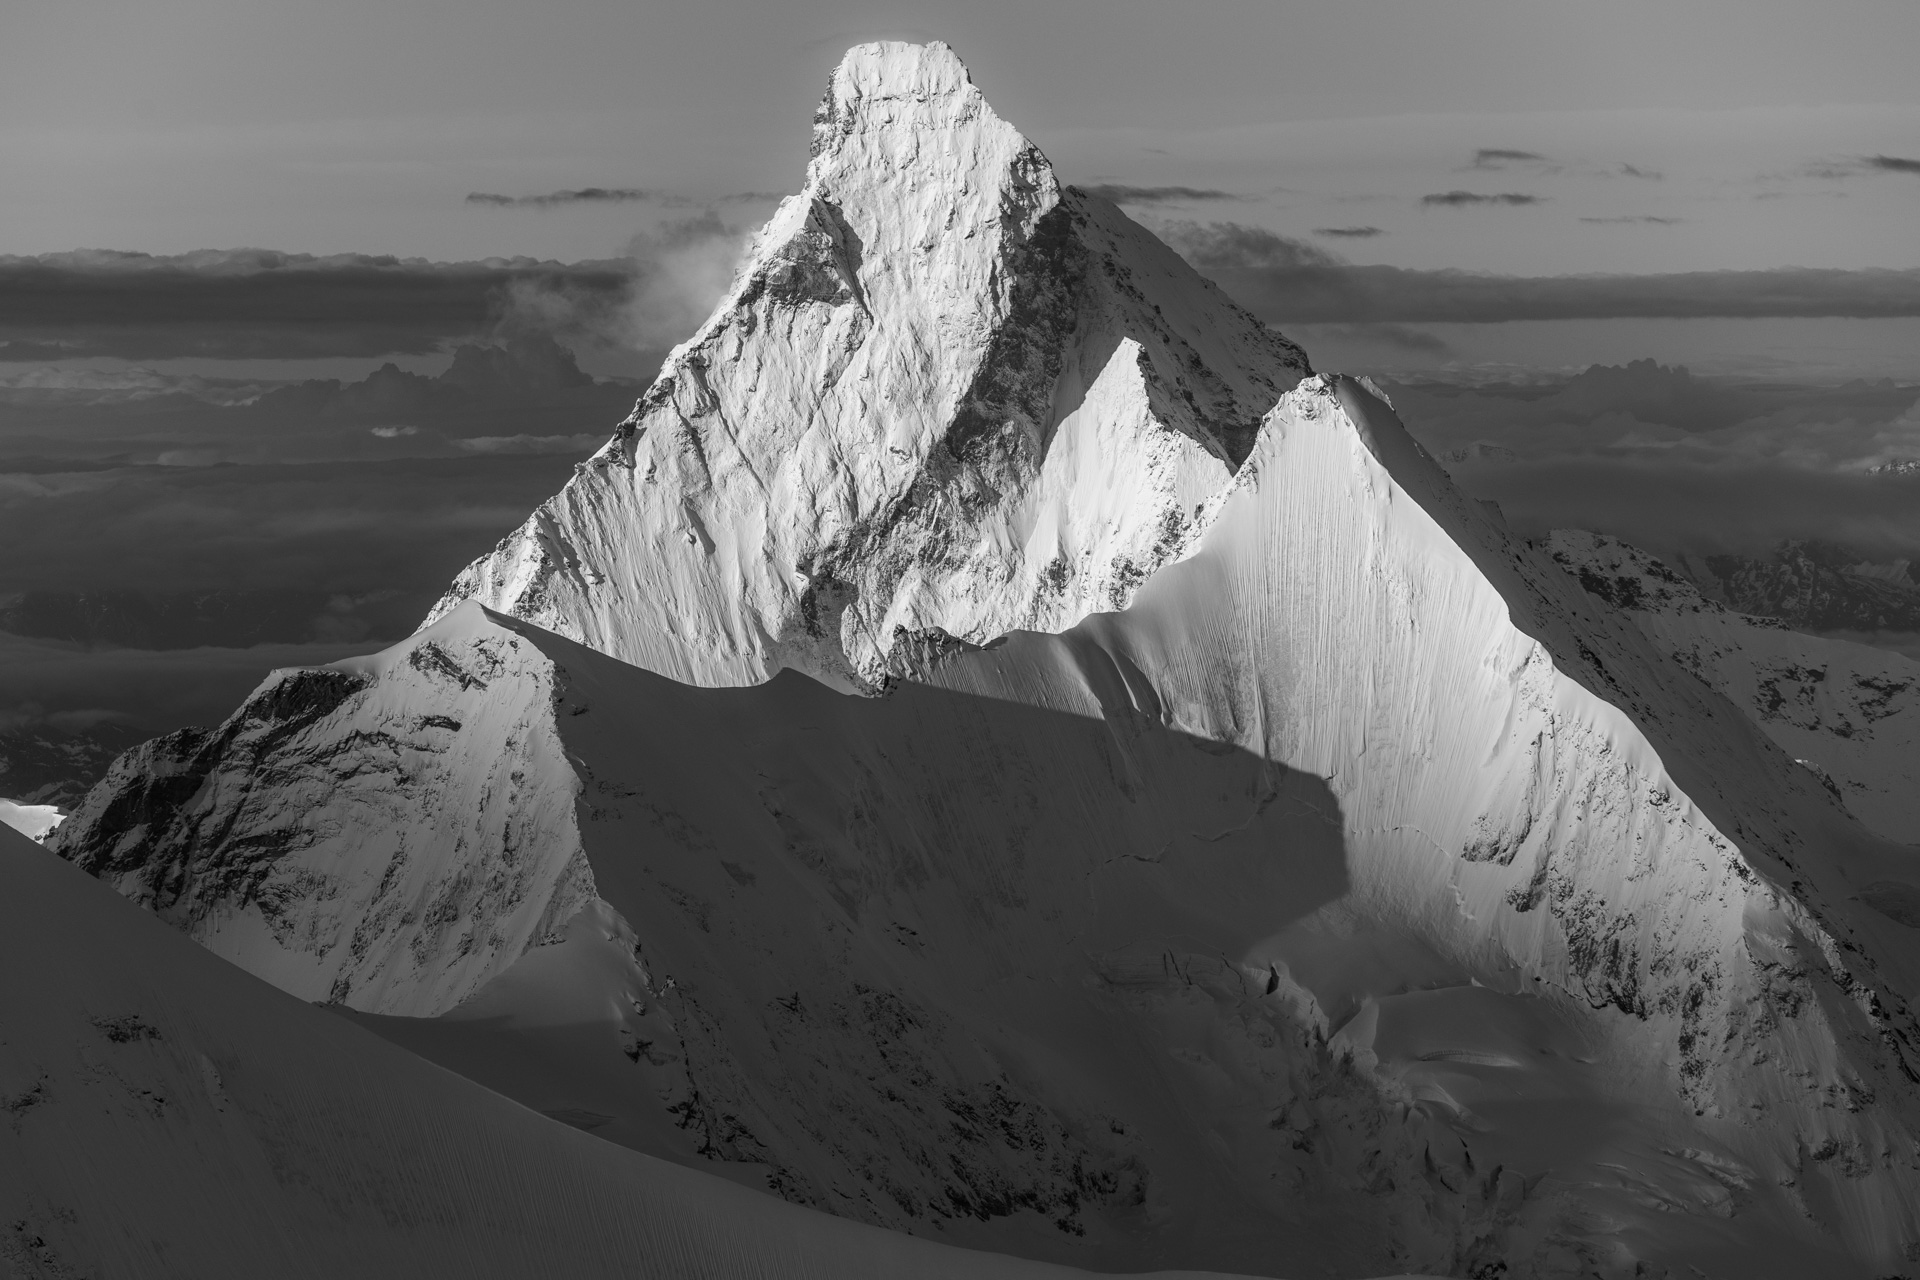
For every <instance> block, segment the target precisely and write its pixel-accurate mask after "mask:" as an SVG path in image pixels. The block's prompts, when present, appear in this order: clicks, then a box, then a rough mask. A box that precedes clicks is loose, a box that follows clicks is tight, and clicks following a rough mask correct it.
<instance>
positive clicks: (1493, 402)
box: [1391, 360, 1920, 560]
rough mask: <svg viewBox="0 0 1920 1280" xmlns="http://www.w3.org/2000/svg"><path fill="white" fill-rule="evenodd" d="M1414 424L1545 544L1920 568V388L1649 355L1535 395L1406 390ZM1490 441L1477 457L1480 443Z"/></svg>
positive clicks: (1443, 387)
mask: <svg viewBox="0 0 1920 1280" xmlns="http://www.w3.org/2000/svg"><path fill="white" fill-rule="evenodd" d="M1391 393H1392V396H1393V399H1394V403H1395V405H1396V406H1397V408H1398V410H1399V412H1400V414H1401V416H1402V418H1403V419H1404V420H1405V421H1406V423H1407V425H1408V427H1409V428H1410V429H1411V430H1412V431H1413V432H1414V434H1415V435H1416V436H1418V437H1419V438H1420V439H1421V441H1422V442H1423V443H1424V444H1426V445H1427V447H1428V449H1429V450H1430V451H1432V452H1434V453H1435V454H1437V455H1445V454H1448V453H1451V452H1454V451H1457V450H1461V449H1462V448H1463V447H1464V448H1465V449H1466V451H1467V452H1468V453H1469V454H1470V455H1471V457H1472V459H1473V460H1471V461H1468V462H1466V463H1462V464H1458V465H1454V464H1450V465H1451V466H1452V468H1453V470H1454V471H1455V474H1456V478H1457V479H1458V480H1460V481H1461V483H1462V484H1463V485H1465V486H1466V487H1467V488H1468V489H1469V490H1471V491H1472V492H1473V493H1475V494H1476V496H1480V497H1487V498H1493V499H1495V500H1497V501H1498V502H1499V503H1500V504H1501V507H1502V509H1503V510H1504V511H1505V512H1506V514H1507V517H1508V519H1509V521H1510V522H1511V523H1513V524H1514V525H1515V526H1516V527H1517V528H1519V529H1521V530H1522V531H1523V532H1526V533H1529V534H1535V533H1541V532H1544V531H1546V530H1547V529H1550V528H1555V527H1577V528H1594V529H1600V530H1602V531H1603V532H1608V533H1613V534H1616V535H1617V536H1619V537H1623V538H1626V539H1627V540H1628V541H1630V542H1634V543H1636V544H1637V545H1640V546H1644V547H1646V548H1647V549H1648V550H1650V551H1654V552H1655V553H1656V554H1660V553H1666V552H1671V551H1675V550H1680V551H1686V552H1688V553H1690V554H1707V553H1714V552H1722V551H1727V552H1741V553H1748V554H1751V553H1757V552H1760V551H1764V550H1766V549H1768V548H1770V547H1772V546H1774V545H1776V544H1778V543H1779V542H1781V541H1782V540H1785V539H1788V538H1822V539H1827V540H1831V541H1837V542H1841V543H1845V544H1848V545H1850V546H1853V547H1854V548H1855V549H1856V550H1858V551H1859V552H1861V553H1862V554H1863V555H1865V556H1867V557H1868V558H1870V559H1875V560H1887V559H1895V558H1916V559H1920V475H1916V476H1910V477H1907V476H1876V475H1872V474H1869V472H1868V468H1869V467H1870V466H1871V465H1873V464H1874V463H1875V462H1877V461H1884V460H1887V459H1889V458H1895V457H1901V456H1920V386H1901V385H1897V384H1894V383H1891V382H1881V383H1864V382H1855V383H1849V384H1846V385H1843V386H1832V385H1793V384H1783V383H1766V384H1755V383H1750V382H1739V383H1735V382H1721V381H1718V380H1715V379H1711V378H1702V377H1696V376H1694V375H1692V374H1690V373H1688V372H1687V370H1685V369H1683V368H1673V367H1667V366H1662V365H1659V364H1657V363H1655V362H1654V361H1652V360H1637V361H1634V362H1632V363H1630V364H1627V365H1623V366H1594V367H1593V368H1590V369H1588V370H1587V371H1585V372H1584V373H1581V374H1578V375H1576V376H1573V377H1569V378H1559V379H1552V380H1547V381H1539V380H1535V381H1531V382H1528V383H1526V384H1524V385H1522V384H1514V383H1488V384H1482V385H1478V386H1461V385H1458V384H1446V383H1434V382H1406V383H1395V384H1394V385H1393V386H1392V388H1391ZM1476 446H1477V447H1476Z"/></svg>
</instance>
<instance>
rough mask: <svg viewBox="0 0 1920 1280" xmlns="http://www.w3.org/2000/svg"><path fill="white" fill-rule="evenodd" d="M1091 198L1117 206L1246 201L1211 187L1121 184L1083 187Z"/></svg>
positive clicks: (1229, 192) (1233, 194) (1237, 194)
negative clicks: (1107, 201) (1094, 197)
mask: <svg viewBox="0 0 1920 1280" xmlns="http://www.w3.org/2000/svg"><path fill="white" fill-rule="evenodd" d="M1080 189H1081V190H1082V191H1084V192H1086V193H1087V194H1088V195H1090V196H1098V197H1100V198H1101V199H1102V200H1111V201H1113V202H1114V203H1115V204H1167V203H1169V202H1171V201H1176V200H1179V201H1198V200H1244V199H1246V197H1245V196H1243V195H1241V194H1240V193H1239V192H1237V191H1216V190H1214V189H1213V188H1211V187H1129V186H1124V185H1121V184H1119V183H1100V184H1097V185H1094V186H1090V187H1081V188H1080Z"/></svg>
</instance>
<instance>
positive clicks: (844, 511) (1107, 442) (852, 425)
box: [435, 44, 1307, 684]
mask: <svg viewBox="0 0 1920 1280" xmlns="http://www.w3.org/2000/svg"><path fill="white" fill-rule="evenodd" d="M1306 371H1307V364H1306V359H1305V357H1304V356H1303V355H1302V354H1301V353H1300V351H1299V349H1298V348H1297V347H1295V346H1293V345H1292V344H1291V343H1289V342H1287V341H1286V340H1285V339H1283V338H1281V337H1280V336H1279V335H1278V334H1276V333H1273V332H1272V331H1270V330H1268V329H1267V328H1265V327H1264V326H1263V325H1261V324H1260V323H1259V322H1258V321H1257V320H1255V319H1254V318H1253V317H1252V316H1250V315H1248V314H1247V313H1246V312H1244V311H1242V310H1240V308H1238V307H1237V306H1235V305H1234V304H1233V303H1232V302H1230V301H1228V299H1227V298H1226V296H1225V295H1224V294H1222V293H1221V292H1220V290H1219V289H1218V288H1217V287H1216V286H1214V285H1213V284H1212V283H1211V282H1209V281H1207V280H1205V279H1203V278H1202V277H1201V276H1200V275H1199V274H1198V273H1196V272H1195V271H1194V270H1193V269H1192V268H1191V267H1190V266H1188V265H1187V264H1186V263H1185V262H1184V261H1182V260H1181V259H1180V257H1179V256H1178V255H1176V254H1175V253H1174V252H1173V251H1172V250H1170V249H1168V248H1167V247H1166V246H1165V245H1163V244H1161V243H1160V242H1159V241H1158V240H1156V239H1154V238H1153V237H1152V236H1151V235H1148V234H1147V233H1146V232H1145V231H1143V230H1142V229H1141V228H1140V227H1138V226H1136V225H1135V224H1134V223H1133V222H1131V221H1130V220H1128V219H1127V217H1126V216H1125V215H1124V214H1122V213H1121V212H1120V211H1119V210H1118V209H1117V208H1115V207H1114V206H1113V205H1112V204H1110V203H1108V202H1106V201H1104V200H1099V199H1094V198H1091V197H1088V196H1086V195H1084V194H1082V193H1080V192H1078V191H1075V190H1073V189H1072V188H1067V187H1063V186H1061V185H1060V183H1059V182H1058V181H1057V179H1056V178H1055V176H1054V173H1053V170H1052V168H1051V167H1050V166H1049V165H1048V163H1047V160H1046V157H1044V156H1043V155H1041V154H1040V152H1039V151H1038V150H1037V149H1035V147H1034V146H1033V144H1032V143H1030V142H1028V141H1027V140H1026V139H1025V138H1023V137H1021V136H1020V134H1019V133H1018V132H1017V131H1016V130H1015V129H1014V128H1013V127H1012V126H1011V125H1008V124H1007V123H1006V122H1004V121H1002V120H1001V119H1000V118H999V117H997V116H996V115H994V113H993V110H992V108H991V107H989V106H988V105H987V104H986V102H985V100H983V99H982V98H981V96H980V93H979V91H978V90H977V89H975V88H974V86H973V84H972V82H971V81H970V80H969V79H968V76H967V72H966V68H965V67H963V66H962V65H961V63H960V60H959V59H958V58H957V57H955V56H954V54H953V52H952V50H950V49H948V48H947V47H946V46H945V45H941V44H933V45H928V46H924V47H920V46H912V45H901V44H875V45H863V46H861V47H859V48H856V49H854V50H853V51H852V52H850V53H849V54H848V55H847V57H846V60H845V61H844V62H842V63H841V64H840V66H839V68H838V69H837V70H836V71H835V72H834V74H833V78H832V81H831V83H830V85H829V86H828V90H827V94H826V98H825V100H824V101H823V102H822V103H821V105H820V109H819V111H818V112H817V113H816V115H815V117H814V133H813V160H812V163H811V164H810V165H809V167H808V169H807V179H806V185H805V188H804V189H803V190H802V191H801V192H800V193H799V194H798V195H795V196H793V197H791V198H789V199H788V200H787V201H786V202H785V203H784V204H782V205H781V207H780V209H779V211H778V212H777V213H776V214H775V215H774V216H773V219H772V220H771V221H770V222H769V223H768V224H767V225H766V227H765V228H763V229H762V230H761V232H760V233H759V235H758V237H757V238H756V239H755V241H754V244H753V247H752V249H751V250H750V252H749V254H748V257H747V260H746V262H745V263H744V264H743V266H742V267H741V269H740V271H739V273H738V276H737V278H736V279H735V281H734V284H733V286H732V288H731V289H730V291H729V292H728V294H727V296H726V297H725V298H724V299H722V301H721V303H720V305H719V307H718V309H717V310H716V311H715V312H714V315H713V318H712V319H711V320H709V321H708V322H707V323H706V324H705V325H704V326H702V328H701V329H700V331H699V332H698V333H697V334H695V335H694V336H693V337H692V338H691V339H690V340H688V341H687V342H686V343H684V344H682V345H681V346H680V347H678V348H676V349H675V350H674V351H673V353H672V354H671V355H669V357H668V358H667V362H666V365H665V367H664V368H663V369H662V370H661V374H660V377H659V380H658V381H657V382H655V383H654V385H653V387H652V388H651V389H650V390H649V391H648V392H647V393H646V395H645V396H644V397H642V398H641V400H640V403H639V405H638V406H637V407H636V408H635V410H634V413H633V416H632V417H631V418H629V419H628V420H627V421H626V422H625V423H624V424H622V425H621V427H620V429H619V432H618V433H617V434H616V435H615V437H614V439H613V440H611V441H610V442H609V443H608V444H607V445H606V447H605V448H603V449H602V450H601V451H600V452H599V453H598V454H596V455H595V456H594V457H593V458H592V460H590V461H589V462H587V463H585V464H583V465H582V467H581V468H580V470H579V472H578V473H577V474H576V476H575V477H574V479H573V480H572V481H571V482H570V483H569V484H568V485H567V487H566V488H565V489H564V490H563V491H562V492H561V493H559V494H558V495H556V496H555V497H554V498H553V499H552V500H551V501H549V502H548V503H546V504H545V505H544V506H542V507H541V508H540V510H539V511H537V512H535V513H534V515H533V516H532V517H531V518H530V519H529V520H528V521H527V523H526V525H525V526H523V527H522V528H521V529H520V530H519V531H518V532H516V533H515V534H513V535H512V536H510V537H509V538H507V539H506V540H505V541H504V542H502V543H501V544H500V547H499V549H498V550H496V551H495V552H494V553H493V554H492V555H491V556H488V557H486V558H484V559H481V560H479V561H476V562H475V563H474V564H473V566H472V567H471V568H469V569H468V570H467V571H466V572H465V573H463V574H462V575H461V576H460V578H459V580H458V581H457V582H456V583H455V584H454V586H453V588H452V590H451V591H450V592H449V593H448V595H447V597H446V599H445V600H444V601H442V603H441V605H440V606H439V608H438V609H437V610H436V612H435V616H436V617H437V616H440V615H442V614H444V613H445V612H447V611H448V610H450V609H451V608H452V607H453V606H454V605H456V604H458V603H459V602H460V601H461V600H463V599H476V600H479V601H480V602H481V603H483V604H485V605H487V606H488V607H489V608H493V609H497V610H500V611H502V612H505V613H510V614H513V615H515V616H517V617H522V618H527V619H530V620H532V621H534V622H537V623H539V624H540V625H541V626H543V627H547V628H548V629H550V630H554V631H558V632H560V633H561V634H563V635H567V636H571V637H573V638H575V639H578V640H581V641H583V642H585V643H586V644H588V645H590V646H591V647H593V648H596V649H599V650H601V651H602V652H604V653H610V654H612V655H614V656H615V657H618V658H622V659H624V660H626V661H628V662H632V663H635V664H637V665H639V666H643V667H646V668H648V669H650V670H654V671H659V672H662V673H664V674H666V675H670V676H672V677H674V678H675V679H679V680H687V681H690V682H692V683H695V684H746V683H752V682H755V681H758V680H763V679H765V678H766V677H767V676H769V675H770V674H772V673H773V672H774V671H777V670H779V669H780V668H781V667H783V666H797V667H799V668H800V669H802V670H805V671H808V672H810V673H812V674H814V675H816V676H819V677H821V678H824V679H828V680H831V681H839V680H851V681H853V682H855V683H865V684H871V683H873V682H876V681H878V680H880V679H882V678H883V677H884V674H885V671H886V668H887V655H888V654H889V653H890V652H891V651H892V649H893V648H894V644H895V639H894V637H895V635H896V633H898V632H902V631H904V632H907V633H913V632H920V631H925V630H927V629H928V628H933V627H938V628H940V629H942V630H944V631H945V632H947V633H948V634H951V635H954V636H959V637H962V638H964V639H968V640H973V641H979V642H983V641H986V640H990V639H992V638H993V637H995V636H997V635H1001V634H1003V633H1005V632H1007V631H1010V630H1013V629H1015V628H1019V627H1029V628H1036V629H1041V630H1059V629H1061V628H1063V627H1066V626H1070V625H1071V624H1072V623H1074V622H1075V621H1077V620H1078V619H1080V618H1081V617H1084V616H1085V615H1086V614H1088V613H1090V612H1092V611H1094V610H1098V609H1111V608H1118V607H1120V606H1122V605H1124V604H1125V603H1126V602H1127V600H1128V599H1130V598H1131V595H1132V592H1133V590H1134V588H1135V587H1137V586H1138V585H1139V583H1140V582H1141V581H1142V580H1143V579H1144V578H1145V576H1146V575H1147V574H1148V573H1150V572H1152V571H1153V570H1154V569H1155V568H1157V567H1158V566H1159V565H1161V564H1163V563H1165V562H1167V561H1168V560H1169V559H1172V558H1176V557H1178V556H1179V555H1180V554H1181V553H1182V551H1183V550H1184V549H1185V548H1186V547H1187V546H1189V545H1190V544H1191V543H1192V541H1193V539H1194V537H1195V536H1196V535H1197V534H1198V532H1199V531H1200V530H1201V529H1203V528H1204V527H1205V525H1206V523H1207V521H1208V520H1209V519H1210V518H1211V515H1212V510H1213V505H1214V500H1215V499H1216V497H1217V495H1218V494H1219V493H1220V491H1221V490H1222V489H1223V488H1224V486H1225V484H1226V482H1227V480H1228V479H1229V478H1230V476H1231V474H1232V470H1233V468H1234V466H1235V465H1237V463H1238V462H1239V460H1240V459H1241V458H1242V457H1244V456H1245V454H1246V451H1247V447H1248V445H1249V443H1250V441H1251V439H1252V436H1253V431H1254V427H1255V425H1256V424H1257V423H1258V422H1259V420H1260V417H1261V415H1262V414H1264V413H1265V412H1266V411H1267V410H1268V409H1270V408H1271V407H1272V406H1273V403H1274V401H1275V400H1277V399H1278V398H1279V396H1280V394H1281V393H1282V392H1284V391H1285V390H1287V389H1288V388H1290V387H1292V386H1293V385H1294V384H1295V383H1296V382H1298V381H1299V379H1300V378H1301V376H1302V375H1303V374H1304V373H1305V372H1306Z"/></svg>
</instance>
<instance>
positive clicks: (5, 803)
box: [0, 800, 66, 840]
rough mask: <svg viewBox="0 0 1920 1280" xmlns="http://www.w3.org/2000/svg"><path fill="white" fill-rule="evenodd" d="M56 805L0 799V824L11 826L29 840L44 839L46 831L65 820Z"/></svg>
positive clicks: (64, 816)
mask: <svg viewBox="0 0 1920 1280" xmlns="http://www.w3.org/2000/svg"><path fill="white" fill-rule="evenodd" d="M65 819H66V815H65V814H63V813H61V812H60V807H59V806H58V805H51V804H16V803H15V802H14V801H12V800H0V826H8V827H12V828H13V829H14V830H15V831H18V832H19V833H20V834H21V835H23V836H26V837H27V838H28V839H29V840H44V839H46V837H47V833H48V832H50V831H52V830H53V829H54V828H55V827H57V826H59V825H60V824H61V822H63V821H65Z"/></svg>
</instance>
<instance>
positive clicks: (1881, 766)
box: [1548, 530, 1920, 844]
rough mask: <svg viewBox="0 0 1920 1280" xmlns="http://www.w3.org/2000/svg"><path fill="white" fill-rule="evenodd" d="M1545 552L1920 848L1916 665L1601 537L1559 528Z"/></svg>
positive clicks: (1867, 816)
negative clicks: (1775, 612)
mask: <svg viewBox="0 0 1920 1280" xmlns="http://www.w3.org/2000/svg"><path fill="white" fill-rule="evenodd" d="M1548 546H1549V548H1550V549H1551V553H1552V555H1553V558H1554V560H1555V561H1556V562H1557V563H1559V564H1560V565H1561V567H1562V568H1564V569H1566V570H1567V571H1568V572H1569V573H1572V574H1574V575H1575V576H1576V577H1577V578H1578V579H1579V581H1580V585H1581V586H1583V587H1584V588H1586V590H1587V591H1589V592H1590V593H1592V594H1594V595H1596V596H1599V597H1600V598H1601V599H1603V600H1606V601H1607V602H1608V603H1609V604H1612V605H1615V606H1617V607H1618V608H1620V609H1622V610H1624V611H1625V612H1626V613H1627V615H1628V616H1629V617H1631V618H1632V619H1633V620H1634V622H1635V623H1636V624H1638V625H1639V627H1640V629H1641V630H1642V631H1644V632H1645V633H1646V635H1647V638H1648V639H1650V640H1652V641H1653V643H1654V645H1655V647H1656V648H1658V649H1660V650H1661V651H1662V652H1663V653H1668V654H1671V655H1672V656H1673V658H1674V660H1675V661H1677V662H1679V663H1680V664H1681V665H1682V666H1684V667H1686V668H1687V669H1688V670H1689V671H1692V672H1693V673H1694V674H1696V675H1698V676H1699V677H1700V678H1701V679H1702V680H1704V681H1706V682H1707V683H1708V684H1709V685H1711V686H1712V687H1713V688H1714V689H1716V690H1718V691H1719V692H1720V693H1722V694H1724V695H1726V697H1727V698H1728V699H1729V700H1730V701H1732V703H1733V704H1734V705H1735V706H1737V707H1739V708H1740V709H1741V710H1743V711H1745V712H1747V714H1749V715H1750V716H1752V717H1753V719H1754V721H1755V723H1757V724H1758V725H1759V726H1760V728H1761V729H1762V730H1763V731H1764V732H1765V733H1766V734H1767V736H1768V737H1770V738H1772V739H1773V740H1774V741H1775V742H1777V743H1779V744H1780V746H1781V748H1782V749H1783V750H1785V751H1786V752H1787V753H1788V754H1789V755H1791V756H1793V757H1794V758H1795V759H1796V760H1797V761H1798V762H1799V763H1801V764H1803V765H1805V766H1807V767H1808V768H1810V769H1812V770H1813V771H1814V772H1815V773H1816V774H1818V775H1819V776H1820V777H1821V778H1823V779H1825V780H1826V781H1827V783H1828V785H1829V786H1830V787H1832V788H1833V790H1834V793H1835V794H1836V795H1838V796H1839V797H1840V798H1841V799H1842V800H1843V801H1844V802H1845V804H1846V806H1847V808H1848V809H1849V810H1851V811H1852V812H1853V814H1854V816H1855V817H1857V818H1859V819H1860V821H1861V822H1863V823H1865V824H1866V825H1867V827H1869V828H1870V829H1872V830H1873V831H1876V832H1878V833H1879V834H1881V835H1883V836H1886V837H1888V838H1889V839H1892V840H1899V841H1903V842H1905V843H1907V844H1920V664H1916V663H1914V662H1913V661H1912V660H1910V659H1908V658H1904V657H1901V656H1900V655H1899V654H1895V653H1889V652H1887V651H1886V650H1884V649H1876V648H1871V647H1869V646H1867V645H1863V644H1854V643H1851V642H1849V641H1845V640H1832V639H1824V638H1821V637H1818V636H1812V635H1808V634H1806V633H1804V632H1800V631H1795V630H1792V629H1790V628H1789V627H1788V626H1787V624H1786V623H1784V622H1782V621H1780V620H1779V619H1778V618H1772V617H1754V616H1751V615H1749V614H1744V613H1737V612H1735V611H1734V610H1732V609H1729V608H1727V607H1726V606H1724V605H1721V604H1719V603H1717V602H1715V601H1712V600H1709V599H1707V598H1706V597H1705V596H1703V595H1702V594H1701V593H1700V591H1699V589H1698V588H1696V587H1695V586H1694V585H1693V583H1691V582H1690V581H1688V580H1687V579H1686V578H1684V577H1682V576H1681V575H1679V574H1677V573H1675V572H1674V571H1673V570H1672V569H1669V568H1668V567H1667V566H1666V565H1664V564H1662V563H1661V562H1660V561H1658V560H1656V559H1654V558H1653V557H1652V556H1649V555H1647V554H1646V553H1645V552H1642V551H1639V550H1636V549H1635V548H1633V547H1630V546H1628V545H1626V544H1625V543H1623V542H1620V541H1619V540H1618V539H1615V538H1609V537H1607V536H1605V535H1604V534H1593V533H1586V532H1582V531H1575V530H1560V531H1557V532H1555V533H1554V534H1553V535H1552V537H1551V538H1550V539H1549V541H1548Z"/></svg>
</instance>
